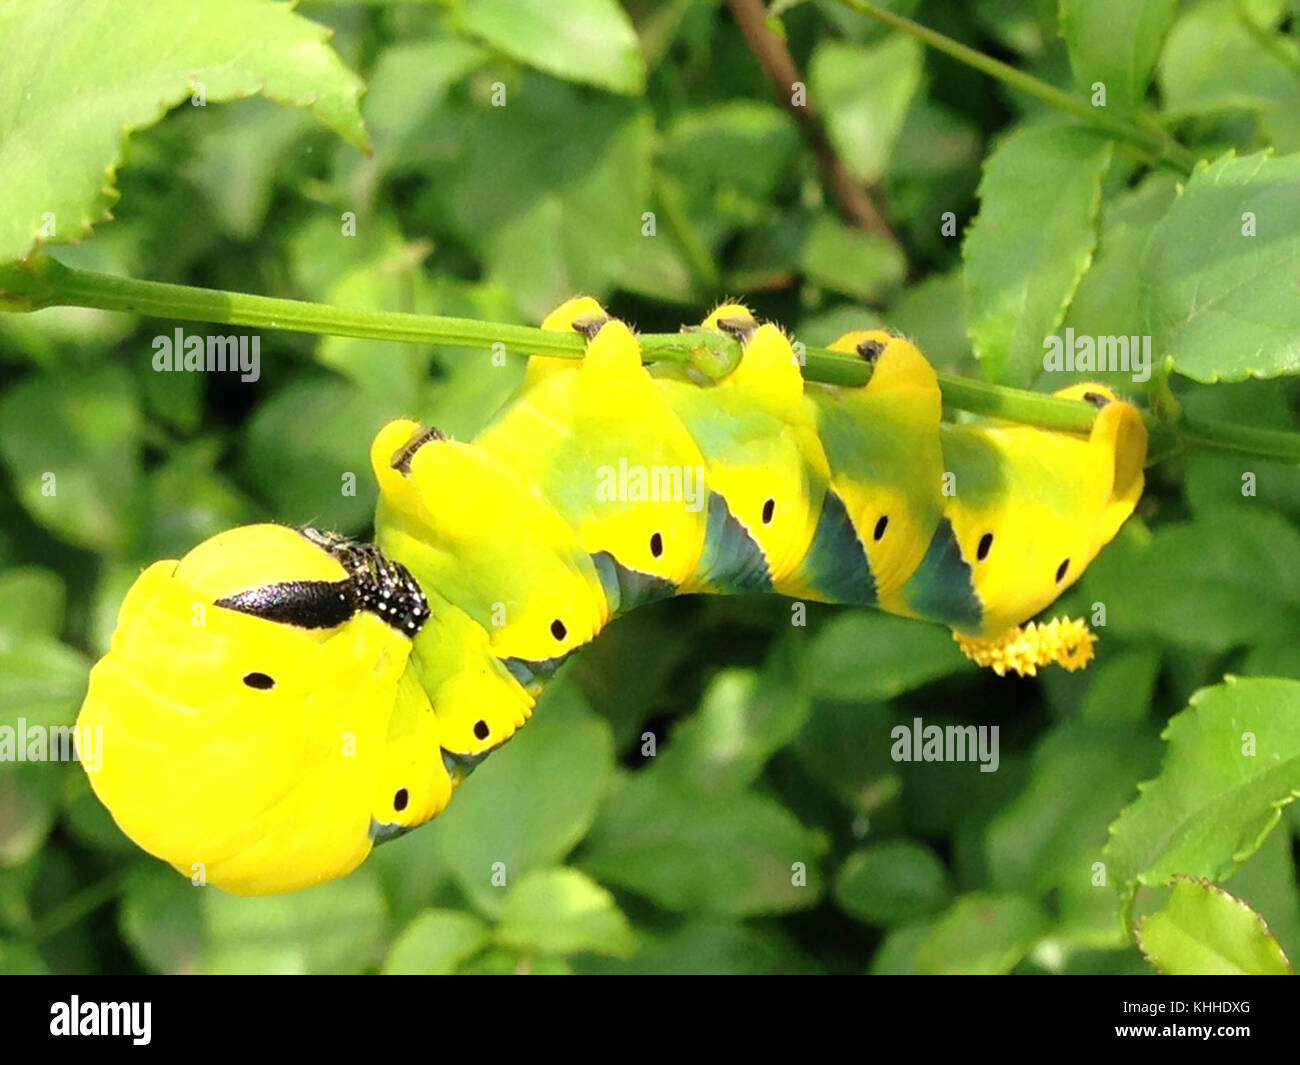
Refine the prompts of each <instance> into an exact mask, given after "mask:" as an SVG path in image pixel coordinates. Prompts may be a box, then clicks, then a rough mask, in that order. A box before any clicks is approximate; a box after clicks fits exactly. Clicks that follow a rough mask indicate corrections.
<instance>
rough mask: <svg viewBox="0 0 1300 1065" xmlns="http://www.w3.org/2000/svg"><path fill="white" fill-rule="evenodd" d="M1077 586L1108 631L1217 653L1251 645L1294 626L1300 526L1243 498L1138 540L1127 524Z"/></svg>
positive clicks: (1299, 588)
mask: <svg viewBox="0 0 1300 1065" xmlns="http://www.w3.org/2000/svg"><path fill="white" fill-rule="evenodd" d="M1239 483H1240V482H1239ZM1084 590H1085V594H1086V596H1087V599H1088V601H1090V602H1100V603H1102V604H1103V605H1104V606H1105V608H1106V625H1107V631H1109V632H1113V633H1115V634H1116V635H1120V636H1124V637H1126V638H1131V639H1151V638H1155V639H1158V640H1161V641H1163V642H1165V643H1168V644H1174V645H1178V646H1185V647H1194V648H1200V649H1204V650H1208V651H1216V652H1222V651H1227V650H1229V649H1231V648H1233V647H1237V646H1240V645H1243V644H1254V643H1258V642H1261V641H1265V640H1268V639H1270V638H1275V637H1276V636H1277V635H1278V634H1279V633H1284V632H1293V631H1295V627H1296V625H1297V624H1298V623H1300V532H1297V531H1296V528H1295V526H1293V525H1292V524H1291V523H1290V522H1288V521H1286V520H1285V519H1283V518H1282V517H1280V516H1279V515H1277V514H1274V513H1272V512H1270V511H1267V510H1264V509H1262V508H1259V507H1253V506H1250V505H1247V504H1240V505H1238V506H1232V507H1227V506H1219V507H1216V508H1215V509H1214V510H1212V511H1207V512H1204V513H1202V514H1201V515H1200V516H1199V517H1198V518H1197V520H1196V521H1193V522H1187V523H1176V524H1169V525H1164V526H1162V527H1160V528H1159V529H1157V530H1156V532H1155V533H1154V535H1151V536H1149V537H1147V538H1143V537H1141V536H1139V535H1138V532H1137V530H1136V529H1133V530H1126V531H1125V532H1124V533H1122V534H1121V536H1120V537H1119V538H1117V540H1116V541H1115V542H1114V543H1113V544H1112V545H1111V546H1110V547H1109V548H1108V549H1107V550H1106V551H1105V552H1104V553H1103V554H1102V555H1101V556H1100V557H1099V558H1098V559H1097V561H1096V562H1095V563H1093V565H1092V567H1091V569H1089V571H1088V574H1087V576H1086V577H1085V578H1084Z"/></svg>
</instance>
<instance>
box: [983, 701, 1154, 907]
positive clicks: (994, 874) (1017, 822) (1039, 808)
mask: <svg viewBox="0 0 1300 1065" xmlns="http://www.w3.org/2000/svg"><path fill="white" fill-rule="evenodd" d="M1158 761H1159V749H1158V746H1157V744H1156V743H1155V736H1154V730H1151V731H1150V732H1147V731H1145V730H1138V729H1134V728H1131V727H1126V726H1113V725H1110V726H1107V725H1094V724H1087V723H1084V722H1069V723H1067V724H1063V725H1058V726H1057V727H1056V728H1055V729H1053V730H1052V731H1051V732H1049V733H1047V735H1046V736H1045V737H1044V739H1043V740H1042V741H1041V742H1040V743H1039V745H1038V747H1037V749H1036V750H1035V751H1034V756H1033V764H1032V767H1031V770H1030V776H1029V781H1028V783H1027V785H1026V787H1025V789H1024V790H1023V791H1022V792H1021V793H1020V794H1019V795H1018V796H1017V797H1016V798H1015V800H1014V801H1012V802H1011V803H1009V804H1008V805H1006V806H1004V807H1003V808H1002V809H1001V810H1000V811H999V812H998V813H997V815H996V816H995V817H994V818H993V820H992V821H991V822H990V824H989V827H988V830H987V833H988V835H987V840H988V841H987V844H986V847H987V852H988V866H989V879H990V881H991V882H992V884H993V886H994V887H997V888H1001V889H1003V890H1011V889H1015V890H1018V891H1023V892H1025V893H1026V894H1032V895H1035V896H1037V895H1043V894H1046V893H1047V892H1048V891H1049V890H1051V889H1052V888H1054V887H1057V886H1059V885H1060V884H1062V883H1064V882H1067V881H1075V882H1078V883H1090V882H1091V880H1092V876H1093V863H1094V862H1096V861H1098V860H1099V859H1100V858H1101V851H1102V848H1103V847H1104V846H1105V844H1106V827H1107V826H1108V825H1109V824H1110V823H1111V822H1112V821H1113V820H1114V819H1115V817H1116V816H1117V815H1118V814H1119V812H1120V810H1121V809H1122V808H1123V806H1124V804H1125V803H1126V802H1127V801H1128V800H1129V799H1130V798H1131V797H1132V795H1133V790H1134V788H1135V787H1136V786H1137V784H1138V782H1139V781H1140V780H1142V779H1143V777H1145V776H1147V775H1149V774H1150V773H1151V772H1153V771H1154V770H1155V768H1156V766H1157V764H1158Z"/></svg>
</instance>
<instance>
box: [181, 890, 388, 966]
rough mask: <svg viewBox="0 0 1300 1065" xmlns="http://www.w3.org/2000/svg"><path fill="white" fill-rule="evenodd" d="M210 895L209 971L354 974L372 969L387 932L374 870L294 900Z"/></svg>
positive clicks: (205, 899) (206, 910)
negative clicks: (380, 942)
mask: <svg viewBox="0 0 1300 1065" xmlns="http://www.w3.org/2000/svg"><path fill="white" fill-rule="evenodd" d="M177 880H178V881H179V882H180V884H181V886H182V887H184V888H186V889H187V890H189V891H201V892H202V900H201V901H202V904H203V914H204V921H205V925H206V935H205V937H204V947H203V952H202V958H201V961H200V964H199V969H200V971H201V972H204V973H288V974H294V975H296V974H300V973H346V972H356V971H357V970H359V969H361V968H363V967H365V966H367V965H368V964H370V962H371V959H372V955H373V953H374V949H375V944H376V943H377V942H379V941H380V939H381V937H382V935H383V928H384V899H383V894H382V893H381V892H380V890H379V884H378V881H377V879H376V877H375V875H374V872H373V870H370V869H367V868H364V867H363V868H361V869H358V870H357V871H356V872H354V873H351V874H349V875H348V876H346V877H344V878H343V879H342V880H332V881H330V882H329V883H326V884H320V885H318V886H316V887H312V888H307V889H306V890H305V891H299V892H295V893H294V894H292V895H268V896H265V897H262V898H236V897H235V896H234V895H227V894H226V893H225V892H223V891H221V890H219V889H217V888H212V887H204V888H194V887H190V886H189V885H187V884H186V882H185V879H184V878H183V877H177Z"/></svg>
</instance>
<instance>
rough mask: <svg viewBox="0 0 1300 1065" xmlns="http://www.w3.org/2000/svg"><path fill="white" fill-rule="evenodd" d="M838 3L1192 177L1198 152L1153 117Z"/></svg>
mask: <svg viewBox="0 0 1300 1065" xmlns="http://www.w3.org/2000/svg"><path fill="white" fill-rule="evenodd" d="M840 2H841V3H843V4H844V5H845V6H846V7H850V8H852V9H853V10H854V11H858V12H860V13H861V14H864V15H870V16H871V17H872V18H875V19H879V20H880V21H881V22H883V23H885V24H886V25H889V26H892V27H894V29H896V30H899V31H901V32H903V33H906V34H908V35H909V36H911V37H915V38H916V39H917V40H918V41H920V42H921V43H922V44H925V45H928V46H929V47H931V48H933V49H935V50H936V51H938V52H943V53H944V54H945V55H949V56H952V58H953V59H956V60H957V61H958V62H959V63H965V64H966V65H967V66H969V67H973V68H974V69H976V70H979V71H982V72H983V73H985V74H988V75H990V76H991V77H994V78H997V79H998V80H999V81H1001V82H1003V83H1004V84H1006V85H1010V86H1011V87H1012V88H1014V89H1019V90H1020V91H1021V92H1023V93H1027V94H1028V95H1030V96H1033V97H1036V98H1037V99H1039V100H1042V101H1043V102H1044V103H1046V104H1050V105H1051V106H1052V107H1056V108H1059V109H1060V110H1062V111H1066V112H1068V113H1069V114H1072V115H1074V116H1075V117H1076V118H1078V119H1080V120H1082V121H1083V122H1086V123H1087V124H1088V125H1090V126H1094V127H1095V128H1097V129H1100V130H1104V131H1105V132H1107V133H1109V134H1111V135H1112V136H1114V137H1118V138H1119V139H1121V140H1125V141H1129V142H1130V143H1132V144H1137V145H1140V146H1141V147H1143V148H1146V149H1147V150H1149V151H1151V152H1153V153H1155V155H1156V157H1157V158H1158V159H1161V160H1163V161H1165V162H1168V163H1171V164H1172V165H1173V166H1175V167H1177V168H1178V169H1179V170H1181V171H1183V172H1184V173H1186V174H1190V173H1191V172H1192V168H1193V167H1194V166H1195V165H1196V163H1197V156H1196V154H1195V153H1194V152H1191V151H1189V150H1188V149H1186V148H1184V147H1183V146H1182V145H1181V144H1179V143H1178V142H1177V141H1176V140H1174V138H1173V137H1171V136H1170V135H1169V134H1168V132H1166V131H1165V130H1164V129H1163V127H1161V126H1160V125H1159V124H1158V123H1157V122H1155V121H1154V120H1153V119H1150V118H1149V117H1147V118H1144V119H1140V120H1139V121H1137V122H1129V121H1127V120H1126V119H1123V118H1120V117H1119V116H1118V115H1114V114H1111V112H1109V111H1107V110H1106V109H1105V108H1104V107H1093V106H1092V104H1091V103H1090V102H1089V101H1088V100H1086V99H1084V98H1083V97H1082V96H1076V95H1075V94H1073V93H1069V92H1066V91H1065V90H1064V89H1058V88H1057V87H1056V86H1055V85H1050V84H1048V83H1047V82H1045V81H1043V80H1042V79H1040V78H1036V77H1034V76H1033V75H1032V74H1026V73H1025V72H1024V71H1023V70H1017V69H1016V68H1015V67H1013V66H1010V65H1008V64H1006V63H1003V62H1002V61H1001V60H998V59H994V58H993V57H992V56H987V55H985V54H984V53H983V52H980V51H977V50H976V49H974V48H971V47H969V46H968V45H964V44H962V43H961V42H960V41H954V40H953V39H952V38H951V37H946V36H944V35H943V34H942V33H938V32H936V31H935V30H932V29H930V28H929V27H927V26H922V25H921V24H920V23H919V22H913V21H912V20H911V19H909V18H904V17H903V16H902V15H896V14H894V12H892V11H887V10H886V9H885V8H883V7H879V6H878V5H876V4H873V3H871V2H870V0H840Z"/></svg>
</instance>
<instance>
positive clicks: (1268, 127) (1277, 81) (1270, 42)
mask: <svg viewBox="0 0 1300 1065" xmlns="http://www.w3.org/2000/svg"><path fill="white" fill-rule="evenodd" d="M1252 8H1253V9H1254V10H1251V9H1252ZM1282 15H1283V5H1282V4H1281V3H1275V2H1273V0H1265V2H1264V3H1262V4H1261V3H1257V2H1250V3H1247V2H1243V0H1203V2H1202V3H1199V4H1196V5H1194V6H1193V5H1184V10H1183V12H1182V13H1181V14H1180V16H1179V18H1178V21H1177V22H1176V23H1175V24H1174V28H1173V29H1172V30H1171V31H1170V33H1169V40H1168V42H1167V43H1166V44H1165V48H1164V52H1163V54H1162V55H1161V57H1160V95H1161V99H1162V102H1163V104H1164V110H1165V112H1166V114H1167V115H1169V116H1171V117H1174V118H1186V117H1189V116H1198V117H1199V116H1206V117H1211V118H1213V117H1227V116H1237V115H1239V114H1240V113H1241V112H1246V113H1247V114H1249V115H1253V116H1256V117H1257V118H1258V120H1259V122H1261V123H1262V125H1263V127H1264V131H1265V134H1266V136H1265V138H1264V140H1265V141H1266V142H1267V143H1269V144H1271V145H1272V146H1273V147H1274V148H1276V149H1277V150H1278V151H1281V152H1293V151H1296V150H1297V149H1300V79H1297V77H1296V70H1297V67H1300V43H1298V42H1296V41H1295V40H1294V39H1292V38H1289V37H1287V36H1286V35H1284V34H1281V33H1276V32H1274V31H1273V29H1272V27H1273V26H1274V25H1276V23H1277V22H1279V21H1280V20H1281V18H1282ZM1252 23H1253V25H1252ZM1252 132H1253V130H1252ZM1240 136H1241V135H1240V134H1238V137H1239V138H1240ZM1238 143H1241V139H1239V140H1238Z"/></svg>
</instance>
